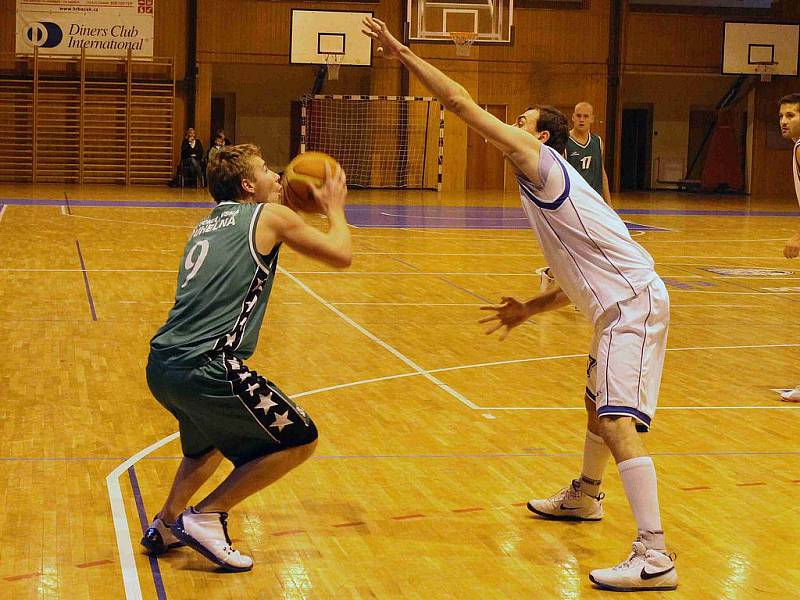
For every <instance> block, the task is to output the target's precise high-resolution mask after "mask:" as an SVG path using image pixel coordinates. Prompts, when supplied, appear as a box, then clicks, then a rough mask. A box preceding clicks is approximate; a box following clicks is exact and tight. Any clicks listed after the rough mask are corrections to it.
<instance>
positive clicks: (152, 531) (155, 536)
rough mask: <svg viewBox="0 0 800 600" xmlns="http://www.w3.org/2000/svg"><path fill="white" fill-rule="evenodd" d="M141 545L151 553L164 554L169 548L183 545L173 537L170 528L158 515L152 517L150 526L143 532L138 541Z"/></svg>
mask: <svg viewBox="0 0 800 600" xmlns="http://www.w3.org/2000/svg"><path fill="white" fill-rule="evenodd" d="M140 543H141V544H142V546H144V547H145V548H147V550H148V552H150V554H153V555H158V554H164V552H166V551H167V550H169V549H170V548H177V547H178V546H183V545H184V544H183V542H182V541H180V540H179V539H178V538H176V537H175V534H174V533H172V531H171V530H170V526H169V525H167V524H166V523H165V522H164V521H162V520H161V518H160V517H156V518H155V519H153V522H152V523H150V527H148V528H147V531H145V532H144V537H142V541H141V542H140Z"/></svg>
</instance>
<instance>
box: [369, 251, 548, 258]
mask: <svg viewBox="0 0 800 600" xmlns="http://www.w3.org/2000/svg"><path fill="white" fill-rule="evenodd" d="M354 254H355V255H356V256H373V255H374V256H524V257H526V258H530V257H531V256H544V255H543V254H531V253H530V252H521V253H518V254H517V253H511V252H406V251H405V250H394V251H392V252H355V253H354Z"/></svg>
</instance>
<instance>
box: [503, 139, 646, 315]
mask: <svg viewBox="0 0 800 600" xmlns="http://www.w3.org/2000/svg"><path fill="white" fill-rule="evenodd" d="M539 177H540V180H541V181H542V185H541V187H537V186H535V185H534V184H533V183H532V182H531V181H529V180H528V179H527V178H526V177H524V176H523V175H518V176H517V179H518V182H519V189H520V197H521V200H522V207H523V209H524V210H525V213H526V214H527V215H528V220H529V221H530V224H531V227H532V228H533V230H534V232H535V233H536V235H537V237H538V238H539V243H540V244H541V247H542V252H543V253H544V256H545V259H546V260H547V264H548V265H549V266H550V268H551V269H552V271H553V273H554V274H555V276H556V279H557V280H558V283H559V285H560V286H561V289H562V290H564V292H565V293H566V294H567V295H568V296H569V298H570V300H572V302H573V303H574V304H575V305H576V306H577V307H578V308H579V309H580V310H581V311H582V312H583V313H584V314H586V315H589V317H590V319H591V320H592V322H595V321H597V319H599V317H600V316H601V315H602V314H603V313H604V312H605V311H606V310H608V308H610V307H611V306H613V305H614V304H615V303H617V302H620V301H622V300H626V299H628V298H632V297H633V296H635V295H636V294H638V293H639V292H640V291H641V290H643V289H644V288H646V287H647V286H648V285H649V284H650V283H651V282H652V281H653V280H654V279H655V278H657V277H658V275H657V274H656V272H655V270H654V267H653V258H652V257H651V256H650V255H649V254H648V253H647V251H646V250H645V249H644V248H642V247H641V246H640V245H639V244H637V243H636V242H634V241H633V239H632V238H631V236H630V233H628V229H627V227H626V226H625V223H623V222H622V220H621V219H620V218H619V216H618V215H617V213H615V212H614V210H613V209H611V208H610V207H609V206H608V205H607V204H606V203H605V202H604V201H603V199H602V197H601V196H600V195H599V194H598V193H597V192H596V191H595V190H594V189H592V187H591V186H589V184H588V183H586V181H584V179H583V177H581V176H580V174H579V173H578V172H577V171H576V170H575V169H573V168H572V166H571V165H570V164H569V163H568V162H567V161H566V160H564V159H563V158H562V157H561V156H559V155H558V153H557V152H555V151H554V150H553V149H552V148H550V147H548V146H543V147H542V150H541V153H540V159H539Z"/></svg>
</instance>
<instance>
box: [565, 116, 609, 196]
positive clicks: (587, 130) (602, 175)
mask: <svg viewBox="0 0 800 600" xmlns="http://www.w3.org/2000/svg"><path fill="white" fill-rule="evenodd" d="M592 123H594V107H592V105H591V104H589V103H588V102H578V104H576V105H575V111H574V112H573V113H572V129H570V130H569V139H567V161H568V162H569V164H571V165H572V166H573V167H575V170H576V171H578V173H580V174H581V175H582V176H583V178H584V179H585V180H586V182H587V183H588V184H589V185H590V186H592V187H593V188H594V190H595V191H596V192H597V193H598V194H600V195H601V196H602V197H603V200H605V201H606V204H608V205H609V206H611V191H610V190H609V187H608V176H607V175H606V168H605V166H604V165H603V140H601V139H600V136H599V135H596V134H594V133H592V131H591V129H592Z"/></svg>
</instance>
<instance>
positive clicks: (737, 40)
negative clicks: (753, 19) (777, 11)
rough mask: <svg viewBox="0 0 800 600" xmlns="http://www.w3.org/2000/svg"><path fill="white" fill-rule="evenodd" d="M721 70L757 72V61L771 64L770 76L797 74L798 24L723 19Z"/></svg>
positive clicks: (744, 73) (742, 72) (734, 73)
mask: <svg viewBox="0 0 800 600" xmlns="http://www.w3.org/2000/svg"><path fill="white" fill-rule="evenodd" d="M724 36H725V37H724V40H723V44H722V46H723V50H722V73H723V74H726V75H750V74H753V75H755V74H758V73H759V71H758V69H759V64H764V63H776V64H774V65H772V75H793V76H797V72H798V71H797V69H798V64H797V58H798V44H800V25H794V24H790V25H787V24H779V23H739V22H731V21H729V22H726V23H725V34H724Z"/></svg>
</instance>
